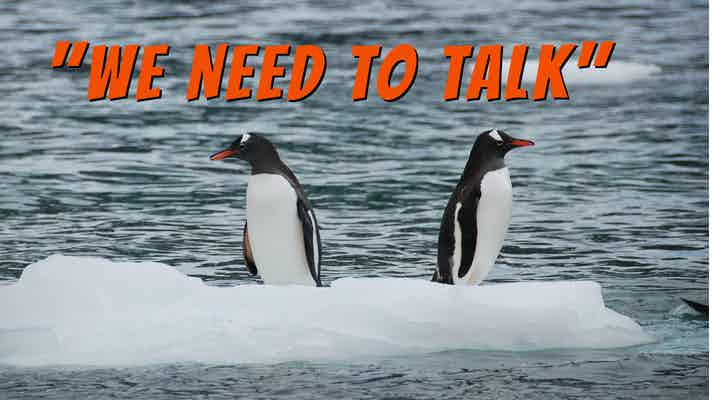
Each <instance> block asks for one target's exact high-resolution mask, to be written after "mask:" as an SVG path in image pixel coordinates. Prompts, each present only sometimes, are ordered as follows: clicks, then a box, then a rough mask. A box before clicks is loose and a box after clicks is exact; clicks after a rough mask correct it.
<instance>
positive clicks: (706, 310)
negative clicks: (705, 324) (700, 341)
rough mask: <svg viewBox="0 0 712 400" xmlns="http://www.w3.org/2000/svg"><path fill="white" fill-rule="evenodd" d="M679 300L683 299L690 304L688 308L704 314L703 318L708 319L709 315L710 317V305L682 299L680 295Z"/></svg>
mask: <svg viewBox="0 0 712 400" xmlns="http://www.w3.org/2000/svg"><path fill="white" fill-rule="evenodd" d="M680 300H682V301H684V302H685V304H687V305H688V306H690V308H692V309H693V310H695V311H697V312H698V313H700V314H702V315H704V316H705V318H707V319H709V317H710V306H709V305H707V304H702V303H698V302H696V301H692V300H687V299H683V298H682V297H680Z"/></svg>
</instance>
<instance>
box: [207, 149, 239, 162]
mask: <svg viewBox="0 0 712 400" xmlns="http://www.w3.org/2000/svg"><path fill="white" fill-rule="evenodd" d="M235 154H237V151H235V150H231V149H227V150H223V151H218V152H217V153H215V154H213V155H212V156H210V159H211V160H213V161H214V160H222V159H223V158H227V157H230V156H233V155H235Z"/></svg>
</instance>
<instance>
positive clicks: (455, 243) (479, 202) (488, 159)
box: [432, 129, 534, 285]
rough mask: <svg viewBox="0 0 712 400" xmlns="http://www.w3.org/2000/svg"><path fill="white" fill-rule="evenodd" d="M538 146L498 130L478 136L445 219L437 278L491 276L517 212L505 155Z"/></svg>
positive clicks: (469, 280)
mask: <svg viewBox="0 0 712 400" xmlns="http://www.w3.org/2000/svg"><path fill="white" fill-rule="evenodd" d="M533 145H534V142H532V141H531V140H524V139H516V138H513V137H511V136H509V135H508V134H507V133H506V132H505V131H503V130H497V129H492V130H488V131H484V132H482V133H480V134H479V135H478V136H477V139H476V140H475V143H474V145H473V146H472V150H470V158H469V159H468V160H467V164H466V165H465V170H464V171H463V172H462V176H461V177H460V181H459V182H458V183H457V186H455V190H454V191H453V192H452V195H451V196H450V200H449V201H448V203H447V207H446V208H445V212H444V213H443V217H442V221H441V223H440V234H439V236H438V268H437V270H436V271H435V273H434V274H433V277H432V280H433V281H434V282H440V283H446V284H451V285H452V284H465V285H477V284H479V283H480V282H482V281H483V280H484V279H485V277H486V276H487V274H488V273H489V271H490V270H491V269H492V266H494V262H495V260H496V259H497V256H498V255H499V251H500V250H501V248H502V243H503V242H504V234H505V233H506V232H507V228H508V227H509V222H510V219H511V216H512V184H511V182H510V180H509V170H508V169H507V167H506V166H505V165H504V156H505V155H506V154H507V153H508V152H509V151H510V150H512V149H514V148H517V147H526V146H533Z"/></svg>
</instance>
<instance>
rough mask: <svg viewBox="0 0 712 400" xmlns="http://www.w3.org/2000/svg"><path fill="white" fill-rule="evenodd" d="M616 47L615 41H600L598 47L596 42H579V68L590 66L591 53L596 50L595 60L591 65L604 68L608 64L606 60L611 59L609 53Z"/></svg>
mask: <svg viewBox="0 0 712 400" xmlns="http://www.w3.org/2000/svg"><path fill="white" fill-rule="evenodd" d="M615 47H616V42H601V45H600V47H599V45H598V43H596V42H582V43H581V53H580V54H579V62H578V67H579V68H588V67H590V66H591V60H593V55H594V53H596V50H599V51H598V53H596V60H595V61H594V62H593V65H594V66H595V67H596V68H606V67H607V66H608V61H610V59H611V54H613V49H614V48H615Z"/></svg>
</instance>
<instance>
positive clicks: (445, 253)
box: [432, 188, 480, 285]
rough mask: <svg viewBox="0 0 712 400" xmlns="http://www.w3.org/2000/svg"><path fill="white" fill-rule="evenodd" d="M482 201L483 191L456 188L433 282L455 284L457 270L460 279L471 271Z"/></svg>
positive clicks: (445, 218)
mask: <svg viewBox="0 0 712 400" xmlns="http://www.w3.org/2000/svg"><path fill="white" fill-rule="evenodd" d="M479 201H480V193H479V191H476V190H467V189H466V188H465V189H456V190H455V192H453V194H452V196H451V197H450V201H449V202H448V205H447V207H446V208H445V212H444V213H443V218H442V222H441V224H440V236H439V238H438V270H437V271H436V273H435V274H433V278H432V280H433V281H437V282H440V283H447V284H450V285H452V284H453V283H454V281H453V272H454V270H455V269H457V275H458V276H459V277H460V278H462V277H463V276H465V275H467V272H468V271H469V270H470V266H471V265H472V260H473V259H474V258H475V244H476V242H477V220H476V216H477V205H478V203H479ZM456 235H459V240H458V241H457V242H459V243H456V240H455V236H456ZM456 245H457V246H458V248H456ZM454 264H457V265H454Z"/></svg>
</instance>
